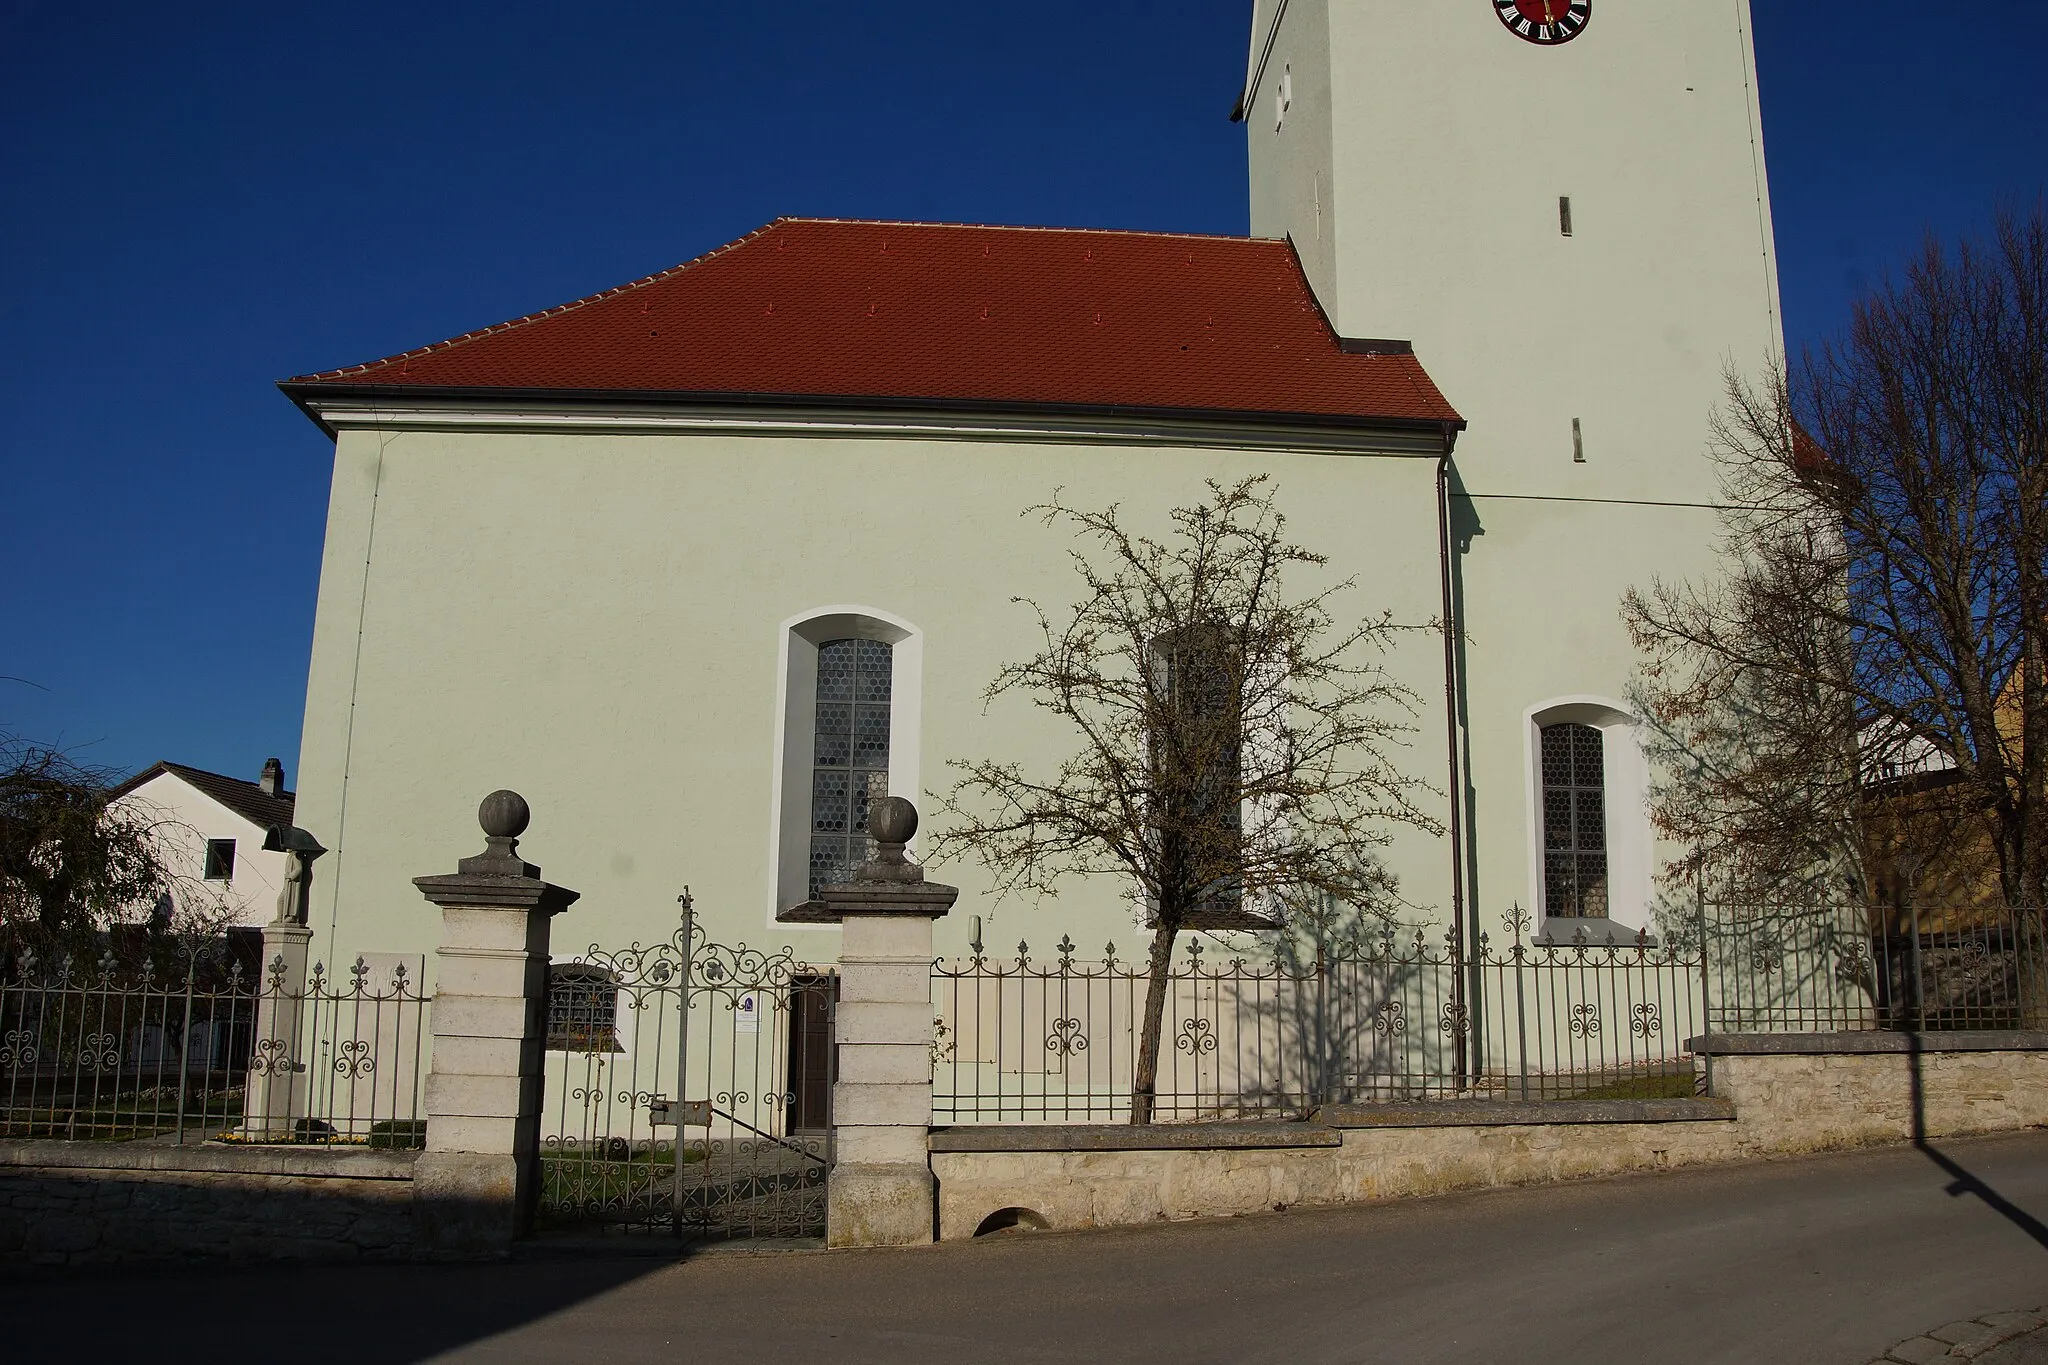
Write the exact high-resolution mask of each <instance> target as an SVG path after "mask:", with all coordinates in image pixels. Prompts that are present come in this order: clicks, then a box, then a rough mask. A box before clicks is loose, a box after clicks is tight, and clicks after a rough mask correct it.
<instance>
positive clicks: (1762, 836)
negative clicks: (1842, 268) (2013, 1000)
mask: <svg viewBox="0 0 2048 1365" xmlns="http://www.w3.org/2000/svg"><path fill="white" fill-rule="evenodd" d="M1714 453H1715V456H1716V457H1717V459H1718V460H1719V463H1720V467H1721V482H1722V490H1723V495H1724V504H1725V506H1724V509H1723V512H1722V519H1723V530H1724V537H1723V556H1722V560H1723V570H1722V572H1721V573H1720V574H1719V575H1718V576H1717V577H1715V578H1714V579H1713V580H1712V581H1709V582H1704V583H1692V584H1683V583H1679V584H1674V583H1659V584H1657V585H1656V586H1655V587H1654V588H1653V589H1652V590H1650V591H1648V592H1645V593H1635V592H1631V593H1630V594H1629V595H1628V597H1627V599H1626V602H1625V604H1624V615H1625V617H1626V619H1627V621H1628V624H1629V627H1630V630H1631V632H1632V633H1633V635H1634V638H1635V641H1636V644H1637V646H1638V648H1639V649H1640V651H1641V655H1642V659H1643V664H1644V667H1643V670H1642V674H1641V685H1640V687H1639V695H1640V697H1641V699H1642V701H1643V703H1644V709H1645V711H1646V713H1647V714H1648V716H1649V717H1650V720H1651V722H1652V724H1653V727H1655V729H1656V730H1657V732H1658V736H1659V739H1660V742H1661V746H1662V748H1663V750H1664V752H1663V753H1662V754H1661V755H1660V757H1661V758H1663V760H1664V767H1665V771H1666V774H1667V777H1666V780H1665V782H1664V783H1663V785H1662V787H1661V789H1660V791H1659V793H1658V796H1657V799H1656V810H1655V814H1656V817H1657V819H1658V821H1659V823H1660V825H1661V827H1662V830H1663V832H1664V833H1665V834H1666V835H1668V836H1669V837H1672V838H1674V839H1677V840H1680V841H1682V842H1684V843H1687V844H1689V845H1690V846H1692V848H1693V849H1694V857H1693V860H1692V864H1691V865H1690V867H1689V868H1688V869H1686V870H1689V871H1703V872H1710V873H1712V874H1714V875H1715V876H1716V877H1717V878H1718V879H1720V880H1722V881H1723V882H1724V883H1727V882H1732V883H1734V884H1735V885H1736V886H1738V887H1740V888H1742V889H1743V890H1744V891H1747V892H1749V893H1751V894H1760V895H1765V896H1770V895H1783V894H1786V893H1787V892H1788V891H1789V890H1792V889H1796V888H1805V889H1811V888H1813V887H1814V886H1815V884H1816V883H1817V882H1820V881H1822V880H1826V879H1830V878H1841V877H1847V878H1849V879H1850V880H1851V881H1852V882H1854V883H1855V886H1854V890H1855V891H1857V892H1859V893H1869V892H1871V891H1873V890H1875V888H1874V886H1872V885H1871V883H1872V882H1873V881H1875V880H1876V878H1877V877H1878V876H1880V875H1882V874H1883V873H1884V871H1885V869H1883V868H1872V867H1866V866H1865V853H1866V851H1867V849H1868V847H1869V842H1870V835H1871V832H1872V828H1873V826H1872V817H1873V815H1874V814H1878V813H1881V812H1880V811H1878V810H1874V809H1873V802H1872V795H1873V793H1885V794H1886V801H1885V802H1884V803H1883V808H1884V809H1886V810H1889V811H1890V812H1891V813H1892V814H1893V815H1894V816H1896V815H1897V813H1898V812H1899V811H1900V810H1901V809H1905V807H1902V806H1901V805H1900V801H1901V800H1902V799H1906V798H1903V797H1902V796H1901V792H1902V790H1905V789H1916V790H1911V791H1910V792H1909V793H1908V796H1909V798H1910V809H1911V812H1912V814H1913V819H1912V820H1911V821H1907V822H1904V823H1900V822H1899V821H1897V820H1894V821H1893V822H1892V827H1891V829H1890V832H1889V834H1888V835H1887V837H1888V838H1889V839H1890V840H1892V842H1893V843H1894V844H1897V843H1900V842H1904V843H1913V842H1915V841H1918V842H1919V843H1921V844H1923V845H1928V846H1929V847H1922V848H1920V849H1918V850H1907V851H1910V852H1917V853H1918V854H1920V855H1922V856H1925V855H1927V854H1930V853H1933V854H1937V855H1938V854H1939V853H1940V852H1941V851H1942V848H1943V846H1944V845H1946V846H1947V847H1949V848H1951V849H1952V848H1953V847H1954V846H1956V844H1957V843H1958V841H1961V842H1966V843H1967V842H1974V843H1975V844H1976V845H1977V846H1979V847H1982V848H1984V849H1986V850H1988V858H1989V861H1990V863H1991V864H1992V867H1993V868H1994V869H1995V879H1996V883H1997V887H1996V890H1997V894H1999V895H2000V896H2002V898H2003V899H2004V900H2005V901H2006V903H2007V904H2010V905H2015V906H2028V907H2034V908H2035V912H2036V916H2037V917H2038V913H2039V907H2041V906H2042V905H2043V904H2044V894H2043V893H2044V890H2048V886H2044V882H2048V653H2044V651H2048V573H2044V570H2048V563H2044V560H2048V217H2044V214H2043V210H2042V209H2041V208H2039V207H2036V208H2035V209H2034V210H2033V212H2032V213H2031V214H2016V213H2006V214H2002V215H2001V216H2000V218H1999V220H1998V223H1997V227H1996V230H1995V232H1994V234H1993V236H1992V238H1991V240H1990V241H1989V242H1986V243H1974V242H1973V243H1965V244H1964V245H1962V246H1960V247H1958V248H1956V249H1954V250H1949V249H1945V248H1944V247H1942V246H1941V245H1939V244H1938V243H1934V242H1932V241H1930V242H1929V244H1928V245H1927V246H1926V247H1925V248H1924V249H1923V250H1922V251H1921V253H1920V254H1919V255H1918V256H1917V257H1916V258H1915V259H1914V260H1913V261H1912V262H1911V263H1910V264H1909V265H1908V267H1907V268H1906V270H1905V272H1904V275H1903V277H1902V278H1899V279H1897V280H1895V281H1889V282H1887V283H1886V284H1885V285H1883V286H1882V287H1881V288H1879V289H1878V290H1877V291H1876V292H1875V293H1873V294H1872V295H1871V296H1870V297H1869V298H1867V299H1865V300H1864V301H1862V302H1861V303H1859V304H1858V305H1857V307H1856V309H1855V312H1854V315H1853V317H1852V320H1851V323H1850V326H1849V328H1848V331H1847V333H1846V334H1845V335H1844V336H1843V337H1842V338H1841V339H1840V340H1839V341H1836V342H1833V343H1830V344H1827V345H1824V346H1821V347H1819V348H1818V349H1816V350H1814V351H1811V352H1809V353H1808V354H1806V355H1805V356H1804V357H1803V358H1802V359H1801V360H1800V362H1799V363H1798V364H1797V365H1796V366H1793V367H1791V368H1790V370H1789V372H1788V371H1787V370H1786V369H1785V368H1783V367H1779V368H1777V369H1775V370H1774V372H1772V373H1771V374H1769V375H1768V376H1767V377H1765V378H1764V379H1762V380H1761V381H1758V382H1751V381H1748V380H1745V379H1744V378H1742V377H1741V376H1739V375H1736V374H1733V373H1731V374H1730V375H1729V377H1728V380H1727V401H1726V404H1725V406H1724V408H1723V409H1722V411H1721V412H1720V414H1719V415H1718V417H1717V420H1716V422H1715V426H1714ZM1932 770H1939V772H1938V773H1937V772H1935V771H1932ZM1841 889H1843V888H1842V887H1841V886H1840V884H1839V882H1838V883H1837V885H1836V894H1839V893H1840V891H1841ZM2038 931H2039V930H2038V923H2037V924H2036V928H2035V932H2037V933H2038Z"/></svg>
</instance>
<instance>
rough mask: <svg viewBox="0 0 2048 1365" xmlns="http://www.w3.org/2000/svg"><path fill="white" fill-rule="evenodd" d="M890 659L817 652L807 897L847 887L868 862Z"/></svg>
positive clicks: (885, 654)
mask: <svg viewBox="0 0 2048 1365" xmlns="http://www.w3.org/2000/svg"><path fill="white" fill-rule="evenodd" d="M893 662H894V653H893V651H892V649H891V648H890V646H889V645H887V644H885V643H883V642H882V641H880V640H828V641H826V642H825V643H824V644H822V645H819V646H818V714H817V728H816V734H817V748H816V755H815V757H814V758H813V760H812V766H811V863H810V894H811V897H812V899H816V898H817V895H818V891H819V888H821V887H823V886H826V885H827V884H829V883H832V882H843V881H847V880H848V879H850V878H851V877H852V876H853V872H854V869H855V868H856V867H858V866H859V865H860V864H861V863H862V862H864V861H866V860H867V859H868V858H870V857H872V856H873V854H874V841H873V840H871V839H869V838H868V833H867V830H868V802H869V800H870V799H880V798H881V797H883V796H886V795H888V792H889V696H890V686H891V673H892V666H893Z"/></svg>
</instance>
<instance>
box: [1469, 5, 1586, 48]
mask: <svg viewBox="0 0 2048 1365" xmlns="http://www.w3.org/2000/svg"><path fill="white" fill-rule="evenodd" d="M1493 12H1494V13H1495V14H1497V15H1499V16H1500V21H1501V22H1502V23H1503V24H1506V25H1507V27H1508V32H1510V33H1512V34H1514V35H1515V36H1516V37H1518V38H1526V39H1527V40H1528V41H1530V42H1532V43H1542V44H1543V45H1545V46H1546V47H1548V46H1553V45H1555V44H1557V43H1568V42H1570V41H1571V40H1572V39H1574V38H1576V37H1578V36H1579V35H1580V34H1581V33H1583V32H1585V30H1586V21H1587V20H1589V19H1591V18H1592V17H1593V0H1493Z"/></svg>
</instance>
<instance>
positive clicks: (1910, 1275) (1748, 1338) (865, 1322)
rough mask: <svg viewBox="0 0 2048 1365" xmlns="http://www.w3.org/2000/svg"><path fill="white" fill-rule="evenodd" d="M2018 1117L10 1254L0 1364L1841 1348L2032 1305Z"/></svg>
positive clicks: (2031, 1207) (2028, 1187)
mask: <svg viewBox="0 0 2048 1365" xmlns="http://www.w3.org/2000/svg"><path fill="white" fill-rule="evenodd" d="M2044 1219H2048V1133H2043V1132H2034V1133H2027V1134H2022V1135H2018V1136H2014V1137H2004V1138H1994V1139H1979V1140H1974V1141H1958V1142H1944V1143H1941V1144H1939V1146H1938V1149H1937V1150H1934V1151H1929V1152H1922V1151H1917V1150H1914V1149H1911V1148H1895V1149H1887V1150H1883V1151H1875V1152H1862V1153H1855V1154H1850V1155H1842V1156H1829V1157H1818V1158H1810V1159H1804V1160H1799V1161H1781V1162H1772V1163H1767V1164H1760V1165H1754V1166H1744V1167H1724V1168H1719V1169H1708V1170H1692V1171H1678V1172H1672V1173H1669V1174H1664V1175H1655V1176H1641V1177H1632V1178H1628V1179H1619V1180H1605V1181H1597V1182H1588V1183H1583V1184H1577V1185H1568V1186H1553V1187H1547V1188H1542V1189H1529V1190H1510V1191H1499V1192H1492V1193H1485V1194H1474V1195H1459V1196H1452V1197H1446V1198H1441V1199H1430V1200H1411V1201H1405V1202H1400V1203H1390V1204H1383V1205H1377V1206H1371V1207H1361V1208H1350V1209H1335V1210H1321V1211H1293V1212H1288V1213H1281V1214H1270V1215H1261V1216H1259V1217H1255V1218H1243V1219H1234V1220H1219V1221H1214V1222H1203V1223H1181V1224H1173V1225H1162V1226H1158V1227H1151V1228H1138V1229H1124V1230H1116V1231H1108V1232H1093V1233H1015V1234H1008V1235H1004V1236H1000V1237H996V1238H990V1239H984V1240H982V1241H978V1242H974V1243H970V1244H965V1245H950V1246H939V1247H928V1248H918V1249H915V1250H908V1251H894V1252H799V1253H790V1254H781V1255H768V1256H745V1255H732V1254H713V1255H699V1256H695V1257H691V1258H689V1259H685V1260H683V1261H680V1262H663V1261H650V1260H623V1259H601V1260H600V1259H588V1258H584V1259H567V1260H540V1261H522V1262H516V1263H513V1264H509V1265H446V1266H425V1267H421V1266H342V1267H295V1268H274V1267H271V1268H248V1267H242V1268H227V1267H216V1268H207V1267H198V1266H194V1267H191V1268H187V1269H157V1270H148V1271H142V1270H128V1271H118V1272H116V1271H96V1272H70V1273H66V1274H57V1273H51V1272H37V1273H33V1274H27V1275H22V1276H17V1277H15V1278H11V1279H7V1280H4V1281H0V1323H4V1324H5V1328H4V1335H0V1341H4V1342H5V1343H6V1345H5V1348H4V1354H5V1356H6V1357H7V1358H8V1359H10V1360H17V1361H24V1362H26V1361H34V1360H55V1359H78V1358H81V1357H82V1358H90V1359H151V1360H162V1359H179V1360H183V1359H200V1358H205V1359H211V1360H226V1361H233V1360H281V1361H289V1362H291V1363H292V1365H317V1362H323V1361H328V1360H334V1361H350V1362H357V1363H358V1365H360V1362H365V1361H413V1360H422V1359H426V1358H429V1357H434V1356H445V1358H447V1359H451V1360H464V1361H557V1360H577V1361H640V1360H650V1361H651V1360H661V1361H753V1362H763V1363H764V1365H765V1363H768V1362H773V1363H774V1365H794V1363H795V1362H813V1361H819V1362H823V1361H889V1362H903V1363H904V1365H911V1363H913V1362H921V1361H944V1362H946V1363H947V1365H961V1362H973V1361H1011V1360H1015V1361H1124V1360H1143V1361H1150V1360H1161V1361H1169V1362H1174V1365H1193V1363H1194V1362H1206V1361H1219V1362H1221V1361H1228V1362H1233V1363H1234V1365H1237V1363H1241V1362H1255V1361H1287V1362H1290V1363H1291V1365H1302V1363H1305V1362H1320V1361H1370V1362H1439V1361H1441V1362H1464V1361H1479V1362H1510V1361H1512V1362H1521V1361H1531V1362H1543V1361H1560V1362H1571V1363H1572V1365H1593V1363H1596V1362H1605V1361H1617V1362H1620V1361H1626V1362H1632V1363H1634V1362H1694V1361H1699V1362H1707V1361H1731V1362H1733V1361H1740V1362H1746V1363H1747V1362H1841V1365H1862V1362H1866V1361H1869V1360H1871V1359H1872V1358H1873V1357H1875V1356H1877V1355H1879V1354H1881V1353H1882V1352H1884V1350H1885V1349H1886V1348H1887V1347H1889V1346H1890V1345H1891V1344H1892V1343H1894V1342H1897V1341H1899V1340H1901V1339H1902V1338H1906V1337H1910V1336H1913V1335H1915V1334H1917V1333H1920V1332H1923V1331H1926V1330H1929V1329H1930V1328H1932V1327H1934V1326H1936V1325H1938V1324H1941V1323H1946V1322H1951V1321H1954V1320H1957V1319H1962V1318H1968V1317H1974V1316H1977V1315H1979V1314H1984V1313H1989V1312H1996V1311H2000V1310H2007V1309H2031V1308H2035V1307H2039V1306H2040V1305H2042V1304H2043V1303H2048V1227H2044V1226H2043V1221H2044Z"/></svg>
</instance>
